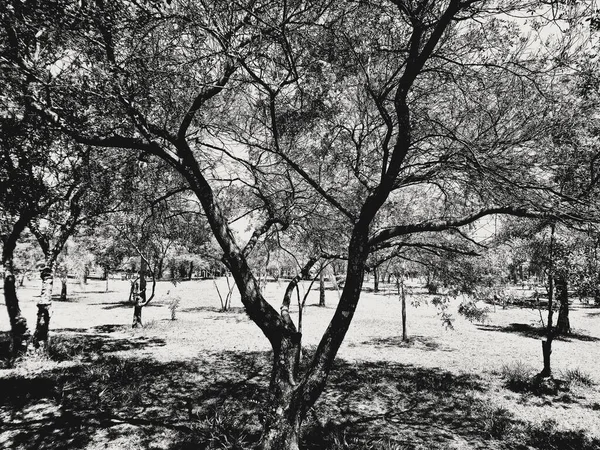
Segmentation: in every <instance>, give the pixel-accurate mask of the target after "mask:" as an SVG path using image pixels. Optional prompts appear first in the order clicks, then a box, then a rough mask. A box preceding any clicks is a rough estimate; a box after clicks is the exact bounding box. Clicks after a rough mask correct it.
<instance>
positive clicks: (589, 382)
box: [562, 368, 594, 386]
mask: <svg viewBox="0 0 600 450" xmlns="http://www.w3.org/2000/svg"><path fill="white" fill-rule="evenodd" d="M562 378H563V379H564V380H565V381H566V382H567V383H568V384H569V385H571V386H593V385H594V380H593V379H592V377H591V376H590V375H589V374H587V373H585V372H584V371H582V370H581V369H579V368H575V369H567V370H565V371H564V372H563V374H562Z"/></svg>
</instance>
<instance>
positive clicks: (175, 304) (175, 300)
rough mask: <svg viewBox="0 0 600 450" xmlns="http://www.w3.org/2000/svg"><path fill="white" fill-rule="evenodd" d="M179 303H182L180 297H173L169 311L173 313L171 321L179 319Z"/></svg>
mask: <svg viewBox="0 0 600 450" xmlns="http://www.w3.org/2000/svg"><path fill="white" fill-rule="evenodd" d="M179 303H181V299H180V298H179V297H173V298H172V299H171V301H170V302H169V311H171V320H176V319H177V317H176V315H177V309H178V308H179Z"/></svg>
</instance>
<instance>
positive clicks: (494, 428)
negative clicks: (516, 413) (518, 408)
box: [474, 402, 514, 440]
mask: <svg viewBox="0 0 600 450" xmlns="http://www.w3.org/2000/svg"><path fill="white" fill-rule="evenodd" d="M474 409H475V411H476V414H477V418H478V421H479V423H480V424H481V429H482V430H483V432H484V434H485V436H486V437H487V438H491V439H498V440H504V439H506V438H507V436H509V435H510V433H511V431H512V428H513V423H514V420H513V415H512V413H511V412H510V411H509V410H508V409H506V408H504V407H497V406H494V405H490V404H489V403H484V402H479V403H478V404H477V405H476V406H475V408H474Z"/></svg>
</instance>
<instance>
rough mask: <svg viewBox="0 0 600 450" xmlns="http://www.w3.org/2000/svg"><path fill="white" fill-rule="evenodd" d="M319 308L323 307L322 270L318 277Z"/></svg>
mask: <svg viewBox="0 0 600 450" xmlns="http://www.w3.org/2000/svg"><path fill="white" fill-rule="evenodd" d="M319 306H325V273H324V271H323V270H321V273H320V275H319Z"/></svg>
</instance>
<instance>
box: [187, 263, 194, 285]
mask: <svg viewBox="0 0 600 450" xmlns="http://www.w3.org/2000/svg"><path fill="white" fill-rule="evenodd" d="M192 275H194V261H190V267H189V268H188V273H187V279H188V281H189V280H191V279H192Z"/></svg>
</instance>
